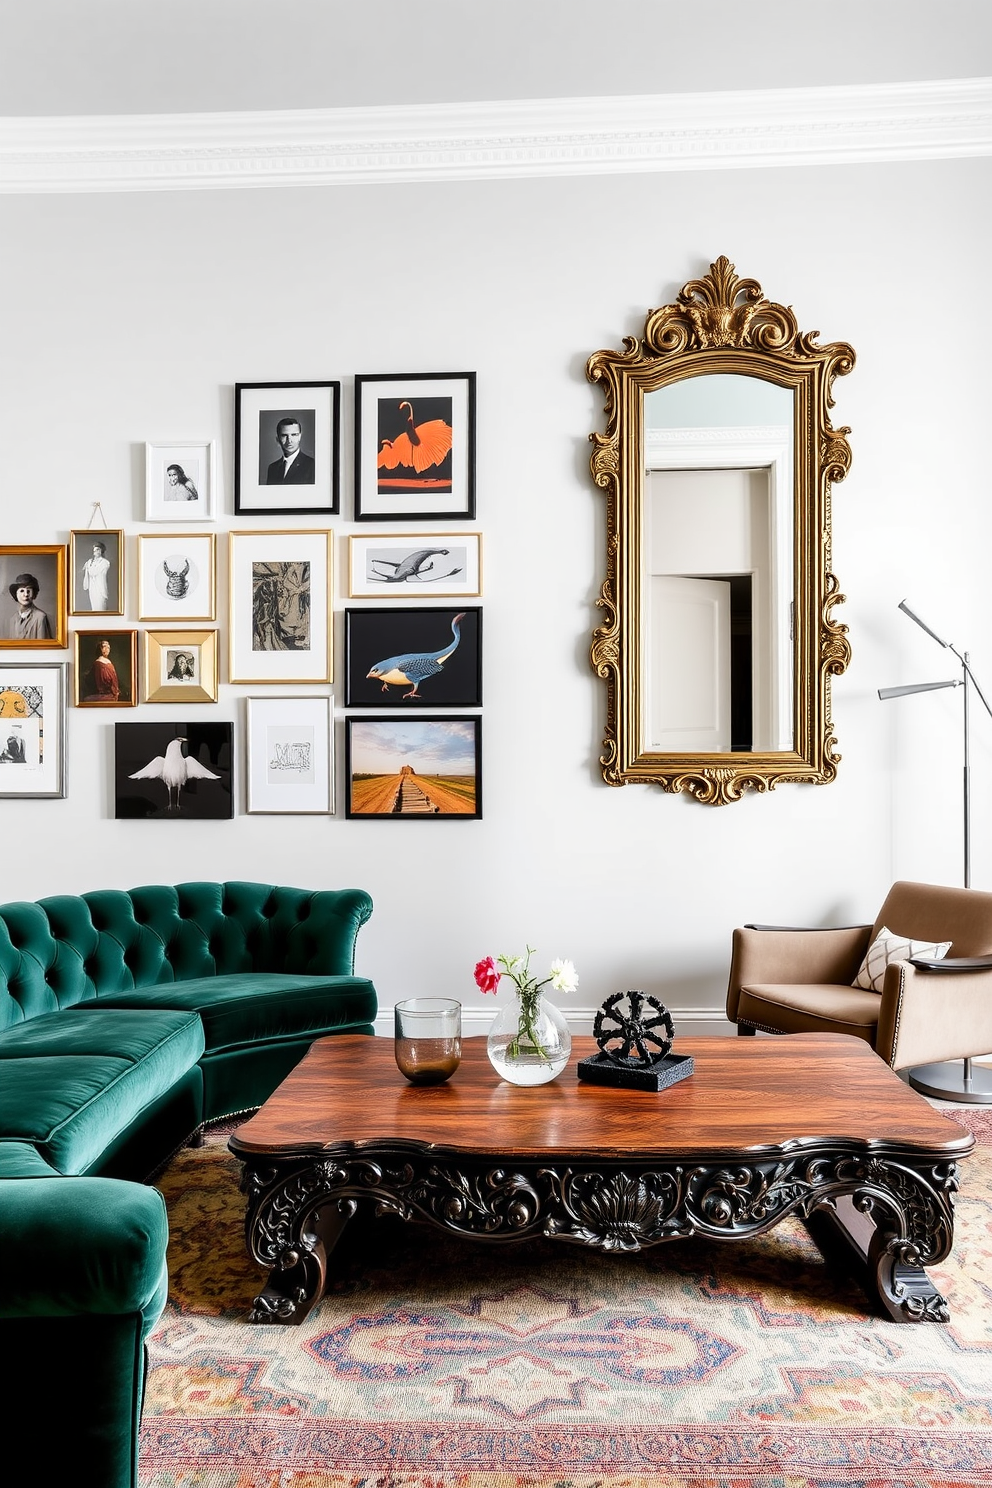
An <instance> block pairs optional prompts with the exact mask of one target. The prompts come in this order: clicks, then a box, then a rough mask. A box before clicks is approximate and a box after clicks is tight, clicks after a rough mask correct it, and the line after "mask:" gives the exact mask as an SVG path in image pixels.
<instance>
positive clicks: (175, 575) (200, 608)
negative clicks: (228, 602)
mask: <svg viewBox="0 0 992 1488" xmlns="http://www.w3.org/2000/svg"><path fill="white" fill-rule="evenodd" d="M216 579H217V545H216V539H215V537H214V534H213V533H212V532H183V533H172V532H169V533H162V534H159V533H151V532H139V533H138V619H139V620H171V621H172V622H173V623H175V624H182V622H183V621H184V620H186V621H188V620H214V619H216V616H217V592H216Z"/></svg>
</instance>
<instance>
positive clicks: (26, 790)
mask: <svg viewBox="0 0 992 1488" xmlns="http://www.w3.org/2000/svg"><path fill="white" fill-rule="evenodd" d="M65 679H66V665H65V662H64V661H56V662H52V663H49V664H38V663H34V662H17V661H5V662H2V663H0V798H4V797H10V798H14V797H17V796H39V797H40V796H56V797H61V796H64V795H65V734H66V691H65Z"/></svg>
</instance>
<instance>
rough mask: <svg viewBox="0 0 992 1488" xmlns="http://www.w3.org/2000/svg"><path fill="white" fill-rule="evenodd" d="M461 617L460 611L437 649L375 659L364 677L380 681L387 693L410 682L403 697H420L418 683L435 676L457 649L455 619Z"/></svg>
mask: <svg viewBox="0 0 992 1488" xmlns="http://www.w3.org/2000/svg"><path fill="white" fill-rule="evenodd" d="M464 619H465V611H464V610H462V611H461V613H460V614H458V615H456V616H455V618H454V619H453V620H452V622H451V640H450V641H449V642H448V644H447V645H446V646H442V647H441V649H440V651H410V652H408V653H407V654H406V655H405V656H388V657H387V658H386V660H385V661H377V662H376V664H375V666H374V667H372V668H371V669H370V670H369V671H368V672H367V673H366V676H367V677H371V678H373V679H374V680H375V681H377V682H381V683H382V690H383V692H388V691H389V689H390V687H391V686H392V687H404V686H406V685H407V684H408V683H410V684H412V685H411V687H410V691H409V692H404V694H403V697H404V698H419V697H420V696H421V695H422V694H421V693H420V692H418V691H417V689H418V687H419V686H420V683H421V682H426V680H427V678H428V677H436V676H437V675H438V673H439V672H440V671H441V669H442V668H443V666H444V663H445V662H446V661H447V660H448V658H449V657H450V656H452V655H453V654H454V652H455V651H456V650H457V649H458V642H459V641H460V640H461V630H460V628H459V624H458V622H459V621H460V620H464Z"/></svg>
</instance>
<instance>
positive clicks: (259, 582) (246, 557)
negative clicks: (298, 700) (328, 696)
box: [229, 529, 333, 686]
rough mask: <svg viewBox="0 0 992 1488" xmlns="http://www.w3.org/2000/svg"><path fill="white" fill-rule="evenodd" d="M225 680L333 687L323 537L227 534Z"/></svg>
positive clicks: (327, 546) (327, 547)
mask: <svg viewBox="0 0 992 1488" xmlns="http://www.w3.org/2000/svg"><path fill="white" fill-rule="evenodd" d="M229 542H230V549H229V551H230V563H229V586H230V589H229V592H230V626H229V638H230V680H231V682H234V683H241V682H248V683H269V682H271V683H275V684H282V685H292V686H297V685H299V684H301V683H309V682H330V681H332V670H333V667H332V658H333V652H332V649H331V598H332V595H331V544H332V542H333V537H332V534H331V533H330V532H329V531H327V530H326V529H325V530H324V531H316V532H315V531H307V532H284V531H283V532H232V533H231V534H230V537H229Z"/></svg>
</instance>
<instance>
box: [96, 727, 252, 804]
mask: <svg viewBox="0 0 992 1488" xmlns="http://www.w3.org/2000/svg"><path fill="white" fill-rule="evenodd" d="M114 746H115V782H116V787H115V811H114V815H115V816H116V817H117V819H118V820H119V821H120V820H132V821H133V820H140V821H154V820H157V819H159V818H161V819H163V820H169V821H182V820H185V821H204V820H210V821H222V820H225V819H227V818H230V817H232V816H233V815H234V798H233V795H232V792H231V751H232V726H231V724H230V723H174V722H173V723H118V724H116V725H115V728H114Z"/></svg>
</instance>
